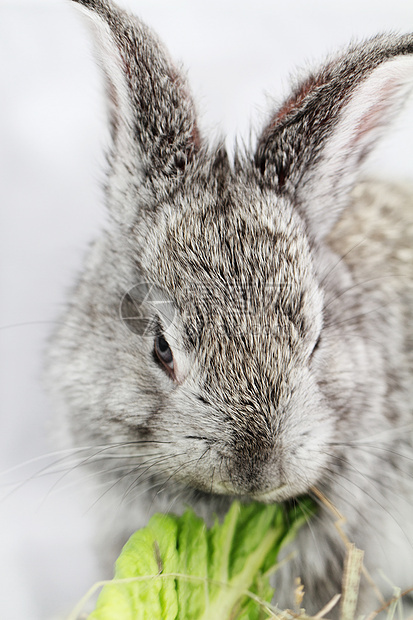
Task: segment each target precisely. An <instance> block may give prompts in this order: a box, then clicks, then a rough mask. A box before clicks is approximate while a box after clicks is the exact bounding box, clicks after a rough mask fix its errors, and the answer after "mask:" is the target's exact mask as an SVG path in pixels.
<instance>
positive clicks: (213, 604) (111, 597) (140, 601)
mask: <svg viewBox="0 0 413 620" xmlns="http://www.w3.org/2000/svg"><path fill="white" fill-rule="evenodd" d="M313 511H314V508H313V506H312V505H311V504H310V503H309V502H306V501H304V502H300V506H299V507H298V508H297V507H295V508H294V510H290V511H287V510H286V509H285V508H284V507H281V506H277V505H271V506H266V505H263V504H248V505H243V504H240V502H237V501H234V502H233V504H232V506H231V508H230V510H229V511H228V513H227V515H226V517H225V519H224V521H223V523H219V521H218V519H217V520H216V521H215V523H214V525H213V526H212V527H211V528H210V529H208V528H207V527H206V525H205V523H204V522H203V520H202V519H200V518H199V517H197V516H196V515H195V513H194V512H193V511H192V510H187V511H186V512H185V513H184V514H183V515H182V516H181V517H177V516H174V515H166V514H156V515H154V516H153V517H152V518H151V520H150V521H149V523H148V525H147V526H146V527H145V528H143V529H141V530H138V531H137V532H135V534H133V535H132V536H131V538H130V539H129V541H128V542H127V543H126V545H125V546H124V548H123V550H122V553H121V554H120V556H119V558H118V560H117V562H116V567H115V576H114V579H113V580H112V581H111V582H108V583H107V584H106V585H105V586H104V587H103V589H102V591H101V593H100V595H99V598H98V601H97V605H96V608H95V610H94V611H93V612H92V613H91V614H90V615H89V617H88V620H114V619H116V620H208V619H210V618H220V620H227V619H228V620H229V619H231V620H233V619H235V618H236V619H237V620H262V619H264V618H267V617H268V613H267V612H266V611H265V602H268V603H269V602H270V601H271V599H272V596H273V594H274V590H273V588H272V587H271V586H270V584H269V578H268V575H267V572H268V571H269V570H270V569H271V568H273V567H274V566H275V565H276V561H277V556H278V553H279V551H280V549H281V547H282V546H283V544H285V543H286V542H287V541H290V540H291V539H292V538H293V537H294V536H295V533H296V532H297V529H298V528H299V527H300V526H301V525H302V524H303V523H304V522H305V520H307V519H308V517H309V516H310V515H311V514H312V512H313Z"/></svg>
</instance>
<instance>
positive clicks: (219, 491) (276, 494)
mask: <svg viewBox="0 0 413 620" xmlns="http://www.w3.org/2000/svg"><path fill="white" fill-rule="evenodd" d="M254 486H255V485H254ZM208 491H209V493H212V494H214V495H215V494H216V495H227V496H232V497H239V498H241V499H247V500H249V501H256V502H260V503H263V504H274V503H279V502H284V501H287V500H291V499H293V498H295V497H298V496H302V495H305V494H306V493H308V491H309V488H308V485H304V484H300V483H298V482H297V483H296V484H291V483H290V482H285V483H284V482H283V483H280V484H275V485H274V486H272V487H271V486H270V485H269V484H265V485H262V487H260V486H259V485H256V486H255V488H251V487H250V488H245V487H243V486H242V485H236V484H235V485H234V484H233V483H232V482H228V481H225V482H224V481H216V482H214V484H213V485H212V486H211V485H209V486H208Z"/></svg>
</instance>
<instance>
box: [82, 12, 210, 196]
mask: <svg viewBox="0 0 413 620" xmlns="http://www.w3.org/2000/svg"><path fill="white" fill-rule="evenodd" d="M73 1H74V2H77V3H78V4H80V5H81V7H82V8H83V10H84V11H85V12H86V13H87V15H88V16H89V17H90V18H91V20H92V24H93V26H94V30H95V31H96V40H97V47H98V54H99V59H100V62H101V64H102V67H103V70H104V73H105V76H106V83H107V90H108V95H109V102H110V115H111V116H110V121H111V130H112V139H113V149H112V158H111V164H112V172H113V174H112V180H111V183H114V182H115V183H116V178H115V177H116V175H117V176H118V177H119V176H122V175H123V176H124V175H125V174H126V173H129V176H131V177H133V184H134V185H135V187H137V186H138V187H139V185H140V183H144V182H145V181H148V180H149V181H150V182H152V183H156V180H157V179H162V177H165V176H167V177H172V176H174V175H175V174H178V173H179V171H180V170H182V168H184V167H185V165H186V163H187V162H188V161H190V160H191V159H192V158H193V156H194V155H195V153H196V151H197V150H198V149H199V148H200V136H199V133H198V129H197V125H196V120H195V111H194V106H193V104H192V100H191V97H190V94H189V91H188V89H187V86H186V84H185V81H184V79H183V78H182V76H181V75H179V73H178V72H177V70H176V69H175V67H174V66H173V64H172V63H171V62H170V60H169V58H168V56H167V53H166V52H165V50H164V49H163V47H162V45H161V43H160V42H159V41H158V39H157V38H156V36H155V35H154V34H153V33H152V32H151V31H150V29H149V28H147V27H146V26H145V25H144V24H142V23H141V22H140V21H139V20H138V19H136V18H134V17H132V16H130V15H128V14H127V13H126V12H125V11H122V10H121V9H119V8H118V7H117V6H115V5H114V4H113V3H112V2H110V1H109V0H73ZM118 168H121V169H122V170H121V172H122V174H121V175H120V174H119V170H118Z"/></svg>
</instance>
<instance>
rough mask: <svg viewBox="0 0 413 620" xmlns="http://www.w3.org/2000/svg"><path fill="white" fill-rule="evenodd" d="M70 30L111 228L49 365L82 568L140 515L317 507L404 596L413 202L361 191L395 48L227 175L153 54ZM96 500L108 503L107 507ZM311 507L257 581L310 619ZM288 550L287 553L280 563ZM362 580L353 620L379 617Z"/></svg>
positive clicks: (356, 68) (329, 585)
mask: <svg viewBox="0 0 413 620" xmlns="http://www.w3.org/2000/svg"><path fill="white" fill-rule="evenodd" d="M75 1H77V3H78V4H80V5H81V6H82V7H83V9H84V10H85V11H86V12H87V13H88V15H89V16H90V18H91V21H92V24H93V26H94V29H95V30H96V35H97V36H96V40H97V43H98V55H99V59H100V63H101V65H102V68H103V71H104V74H105V78H106V85H107V94H108V102H109V114H110V128H111V140H112V146H111V151H110V154H109V170H108V176H107V185H106V203H107V208H108V210H109V213H110V221H109V225H108V226H107V227H106V229H105V230H104V231H102V234H101V236H100V238H99V239H98V240H97V241H96V242H95V243H94V244H93V246H92V248H91V250H90V253H89V256H88V259H87V261H86V263H85V266H84V271H83V273H82V275H81V277H80V280H79V282H78V284H77V286H76V288H75V290H74V291H73V293H72V296H71V298H70V302H69V306H68V309H67V311H66V314H65V315H64V317H63V319H62V325H61V326H60V327H59V328H58V330H57V332H56V333H55V334H54V337H53V342H52V345H51V349H50V355H49V370H48V372H49V380H50V385H51V388H52V391H53V393H54V395H55V398H56V400H57V401H58V406H59V407H60V409H61V411H62V417H61V423H62V425H63V426H64V429H65V435H66V436H67V437H70V438H71V439H70V440H71V444H72V445H74V446H89V447H90V452H89V453H88V454H89V456H88V457H87V458H85V459H84V461H86V462H87V463H86V464H87V466H89V467H91V468H92V471H96V473H98V474H99V476H100V477H101V478H102V481H103V482H104V484H105V485H107V487H105V488H109V487H113V488H112V493H111V498H110V501H109V500H108V501H107V502H106V503H105V500H106V496H104V497H102V498H101V500H100V504H99V505H100V510H99V520H100V531H101V556H102V558H104V561H106V562H107V564H108V565H109V564H111V563H112V561H113V560H114V558H115V557H116V556H117V554H118V553H119V551H120V547H121V545H122V543H123V542H124V541H125V540H126V538H127V536H128V535H129V534H130V533H131V532H132V531H134V530H135V529H136V528H137V527H138V526H141V525H142V524H143V523H144V522H145V520H146V519H147V518H148V516H149V515H150V514H151V513H153V512H155V511H157V510H168V509H173V510H177V511H179V510H182V509H183V507H184V506H185V505H186V504H188V503H190V504H192V505H193V506H194V508H195V510H196V511H197V512H198V513H200V514H201V515H202V516H204V517H206V518H211V515H212V514H213V513H218V514H221V513H222V512H223V511H224V510H226V508H227V507H228V505H229V503H230V502H231V500H232V498H234V497H239V498H241V499H242V500H243V501H250V500H256V501H261V502H291V501H297V502H299V501H300V497H302V496H303V495H307V494H310V495H312V494H313V489H314V488H317V489H319V490H320V491H321V492H322V493H323V494H324V495H325V496H326V497H327V498H328V499H329V500H330V501H331V502H332V504H333V505H334V506H335V507H336V508H337V509H338V510H339V511H340V512H341V513H342V514H343V515H344V516H345V518H346V525H345V530H346V534H347V536H348V537H349V539H350V540H351V541H353V542H355V543H356V545H357V546H359V547H360V548H362V549H364V550H365V565H366V567H367V568H368V570H369V572H370V573H371V575H372V577H373V578H374V579H375V581H376V582H377V584H378V585H379V587H380V588H382V591H383V594H384V595H385V596H389V595H391V588H390V587H389V585H388V582H387V581H386V580H385V579H383V578H382V577H381V573H380V569H383V572H384V573H385V574H386V576H387V577H388V578H389V580H390V581H391V582H392V583H394V584H396V585H398V586H400V587H401V588H405V587H408V586H411V585H413V547H412V542H413V520H412V518H411V514H412V504H411V502H412V499H413V484H412V467H411V463H412V422H413V419H412V403H413V394H412V391H413V381H412V374H413V346H412V332H413V330H412V308H413V273H412V265H413V249H412V247H413V190H412V189H411V188H409V187H407V186H405V187H404V186H397V185H392V184H389V183H386V182H383V181H359V178H358V177H359V170H360V166H361V163H362V161H363V160H364V159H365V157H366V155H367V154H368V153H369V152H370V150H371V148H372V147H373V146H374V144H375V142H376V140H377V138H378V137H379V136H380V135H381V133H382V131H383V130H384V129H385V128H386V126H387V125H388V124H389V123H390V121H391V120H392V118H393V117H394V115H395V114H397V113H398V112H399V110H400V109H401V107H402V106H403V103H404V102H405V100H406V97H407V95H408V93H409V91H410V90H411V87H412V84H413V36H412V35H404V36H395V35H390V36H385V35H381V36H377V37H374V38H372V39H371V40H368V41H364V42H362V43H361V44H358V45H352V46H351V47H349V48H348V49H346V50H345V51H343V52H341V53H339V54H338V55H337V56H336V57H332V58H329V59H328V60H327V61H326V63H325V64H324V65H323V66H322V67H321V68H320V69H319V70H317V71H315V72H313V73H310V74H309V75H308V76H307V77H306V78H305V79H303V80H302V81H300V82H299V83H298V84H297V85H296V87H295V88H294V89H293V90H292V93H291V94H290V96H289V97H288V98H287V99H286V100H285V102H284V103H283V104H282V105H281V106H280V107H278V109H276V110H274V111H273V113H272V115H271V116H270V118H269V120H268V123H267V124H266V126H265V127H264V129H263V131H262V133H261V135H260V136H259V137H258V140H257V145H256V148H255V150H254V151H253V152H252V153H241V152H239V151H238V152H237V153H236V155H235V157H234V161H232V162H230V161H229V158H228V156H227V154H226V152H225V149H224V147H223V146H222V144H218V145H208V144H207V142H206V141H205V139H204V137H203V136H201V134H200V131H199V129H198V127H197V120H196V113H195V109H194V105H193V102H192V100H191V95H190V92H189V89H188V87H187V84H186V82H185V79H184V77H183V76H182V75H181V74H180V73H179V72H178V70H177V68H176V67H175V66H174V64H173V63H172V61H171V60H170V59H169V57H168V54H167V53H166V51H165V50H164V48H163V47H162V45H161V43H160V42H159V41H158V39H157V38H156V36H155V35H154V34H153V33H152V32H151V31H150V30H149V29H148V28H147V27H146V26H145V25H144V24H142V23H141V22H140V21H139V20H137V19H135V18H134V17H132V16H130V15H129V14H127V13H126V12H124V11H123V10H121V9H119V8H117V7H116V6H115V5H114V4H112V3H110V2H109V0H75ZM114 496H115V499H114ZM333 521H334V517H333V516H332V515H331V514H330V512H329V511H328V510H327V509H326V508H325V507H323V506H321V507H320V511H319V514H318V516H317V517H315V518H314V519H313V520H311V521H310V522H309V523H308V525H307V526H306V527H304V528H303V529H302V530H301V532H300V534H299V536H298V538H297V539H296V541H295V542H294V548H295V549H296V551H297V553H296V555H295V557H294V559H293V560H291V561H290V562H288V563H286V564H285V566H283V568H282V570H280V571H279V572H278V573H277V574H276V575H275V585H276V588H277V590H276V595H275V602H277V603H278V604H279V605H280V606H282V607H287V606H288V607H292V606H293V604H294V601H293V590H294V578H295V577H296V576H298V575H299V576H300V577H301V579H302V581H303V583H304V586H305V591H306V596H305V599H304V605H305V606H306V608H307V610H308V612H316V611H318V610H319V609H320V608H321V607H322V605H324V604H325V603H326V602H327V601H328V600H329V599H330V598H331V597H332V596H333V595H334V594H336V593H337V592H339V591H340V589H341V580H342V570H343V559H344V555H345V547H344V545H343V543H342V541H341V540H340V538H339V536H338V533H337V531H336V528H335V527H334V524H333ZM289 551H290V549H288V550H287V552H289ZM374 596H375V594H374V592H373V590H372V588H371V586H370V585H369V584H368V582H367V581H366V580H363V582H362V586H361V598H360V611H362V610H366V609H370V610H371V609H372V608H374V607H376V606H377V604H378V603H377V601H376V599H375V598H374Z"/></svg>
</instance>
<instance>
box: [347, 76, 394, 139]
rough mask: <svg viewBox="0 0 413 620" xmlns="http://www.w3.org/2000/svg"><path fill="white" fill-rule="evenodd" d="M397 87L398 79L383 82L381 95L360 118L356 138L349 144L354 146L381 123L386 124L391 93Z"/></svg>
mask: <svg viewBox="0 0 413 620" xmlns="http://www.w3.org/2000/svg"><path fill="white" fill-rule="evenodd" d="M396 88H397V80H396V79H394V80H388V82H387V83H386V84H383V86H382V88H381V93H380V97H378V98H377V101H376V102H375V103H374V105H372V106H371V108H370V109H369V110H367V111H366V113H365V114H363V116H362V117H361V119H360V120H359V122H358V124H357V127H356V131H355V135H354V138H353V140H352V141H351V143H350V145H349V146H350V147H351V148H354V147H355V146H356V145H357V143H358V142H360V140H362V139H363V137H364V136H365V135H366V134H370V133H373V131H374V129H376V128H377V127H379V126H380V124H382V125H385V124H386V123H387V122H388V110H389V107H390V106H389V101H391V94H392V92H393V91H394V90H395V89H396Z"/></svg>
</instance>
